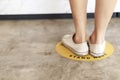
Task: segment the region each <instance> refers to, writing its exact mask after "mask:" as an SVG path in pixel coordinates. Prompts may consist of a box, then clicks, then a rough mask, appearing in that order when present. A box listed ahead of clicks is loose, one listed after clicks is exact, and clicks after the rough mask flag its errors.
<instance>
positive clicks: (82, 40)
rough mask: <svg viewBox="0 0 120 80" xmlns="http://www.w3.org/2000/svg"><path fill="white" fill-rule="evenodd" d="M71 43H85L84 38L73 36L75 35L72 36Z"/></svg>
mask: <svg viewBox="0 0 120 80" xmlns="http://www.w3.org/2000/svg"><path fill="white" fill-rule="evenodd" d="M73 41H74V42H75V43H76V44H79V43H82V42H85V41H86V36H80V35H77V34H75V35H74V36H73Z"/></svg>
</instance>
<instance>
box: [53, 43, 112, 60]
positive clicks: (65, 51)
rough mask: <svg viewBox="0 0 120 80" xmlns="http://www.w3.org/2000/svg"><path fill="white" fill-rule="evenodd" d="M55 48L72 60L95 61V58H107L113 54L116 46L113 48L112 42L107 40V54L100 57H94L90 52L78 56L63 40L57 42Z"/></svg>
mask: <svg viewBox="0 0 120 80" xmlns="http://www.w3.org/2000/svg"><path fill="white" fill-rule="evenodd" d="M55 49H56V51H57V52H58V54H60V55H61V56H63V57H65V58H69V59H72V60H82V61H95V60H101V59H105V58H107V57H109V56H111V55H112V54H113V52H114V48H113V46H112V44H110V43H109V42H108V41H106V47H105V54H104V55H103V56H100V57H93V56H91V55H90V54H88V55H86V56H78V55H76V54H74V53H73V52H72V51H71V50H69V49H68V48H66V47H65V46H64V45H63V44H62V42H61V41H60V42H58V43H57V45H56V47H55Z"/></svg>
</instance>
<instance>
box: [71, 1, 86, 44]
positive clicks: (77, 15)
mask: <svg viewBox="0 0 120 80" xmlns="http://www.w3.org/2000/svg"><path fill="white" fill-rule="evenodd" d="M70 6H71V11H72V16H73V20H74V25H75V33H76V35H75V37H74V42H75V43H81V42H85V41H86V8H87V0H70Z"/></svg>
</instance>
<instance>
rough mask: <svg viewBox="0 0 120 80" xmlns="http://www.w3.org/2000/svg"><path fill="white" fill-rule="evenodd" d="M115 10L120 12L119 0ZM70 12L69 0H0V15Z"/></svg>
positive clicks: (91, 6)
mask: <svg viewBox="0 0 120 80" xmlns="http://www.w3.org/2000/svg"><path fill="white" fill-rule="evenodd" d="M94 7H95V0H88V8H87V12H88V13H92V12H94ZM115 12H120V0H118V3H117V5H116V9H115ZM52 13H56V14H57V13H71V10H70V5H69V0H0V15H5V14H52Z"/></svg>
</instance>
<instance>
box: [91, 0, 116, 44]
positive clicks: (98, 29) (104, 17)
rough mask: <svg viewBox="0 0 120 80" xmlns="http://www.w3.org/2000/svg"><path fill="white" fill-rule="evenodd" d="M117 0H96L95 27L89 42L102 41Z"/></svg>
mask: <svg viewBox="0 0 120 80" xmlns="http://www.w3.org/2000/svg"><path fill="white" fill-rule="evenodd" d="M116 2H117V0H96V9H95V29H94V31H93V33H92V35H91V43H93V44H95V43H102V42H103V40H105V32H106V29H107V26H108V24H109V21H110V19H111V16H112V13H113V11H114V8H115V5H116Z"/></svg>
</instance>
